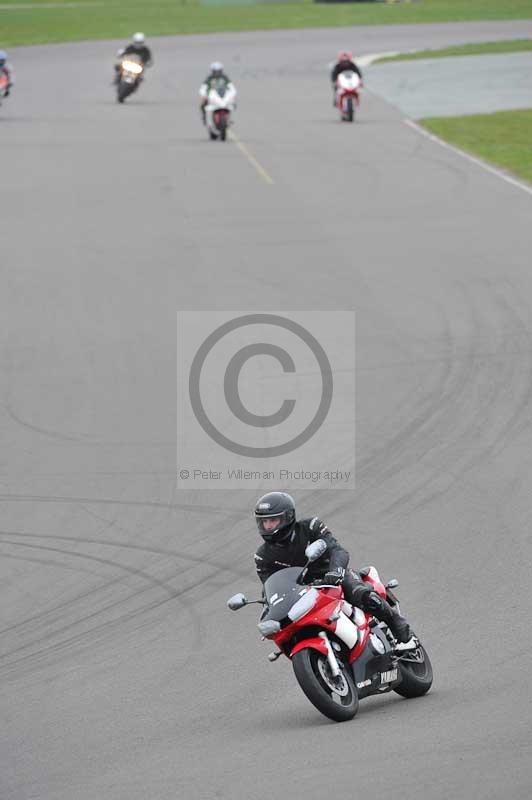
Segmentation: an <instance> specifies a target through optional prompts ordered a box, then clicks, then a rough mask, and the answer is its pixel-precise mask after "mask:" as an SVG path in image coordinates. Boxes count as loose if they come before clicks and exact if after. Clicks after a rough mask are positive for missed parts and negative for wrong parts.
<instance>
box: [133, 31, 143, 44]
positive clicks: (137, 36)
mask: <svg viewBox="0 0 532 800" xmlns="http://www.w3.org/2000/svg"><path fill="white" fill-rule="evenodd" d="M144 41H145V40H144V34H143V33H134V34H133V44H144Z"/></svg>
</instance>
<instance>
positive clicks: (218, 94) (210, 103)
mask: <svg viewBox="0 0 532 800" xmlns="http://www.w3.org/2000/svg"><path fill="white" fill-rule="evenodd" d="M235 108H236V89H235V87H234V86H233V85H232V84H231V83H229V84H228V83H226V82H225V81H220V82H219V83H217V84H215V85H214V86H211V88H210V89H209V91H208V93H207V104H206V106H205V124H206V126H207V130H208V131H209V137H210V138H211V139H220V141H221V142H225V140H226V138H227V129H228V127H229V125H230V124H231V113H232V112H233V111H234V110H235Z"/></svg>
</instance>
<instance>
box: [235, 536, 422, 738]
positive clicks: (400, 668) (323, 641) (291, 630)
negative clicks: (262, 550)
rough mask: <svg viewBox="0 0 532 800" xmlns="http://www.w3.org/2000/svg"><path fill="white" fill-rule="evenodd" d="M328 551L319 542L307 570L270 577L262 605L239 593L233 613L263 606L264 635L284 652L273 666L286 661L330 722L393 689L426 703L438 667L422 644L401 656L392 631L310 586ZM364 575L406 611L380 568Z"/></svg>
mask: <svg viewBox="0 0 532 800" xmlns="http://www.w3.org/2000/svg"><path fill="white" fill-rule="evenodd" d="M326 549H327V545H326V543H325V542H324V541H323V540H322V539H318V540H317V541H315V542H312V543H311V544H310V545H309V546H308V547H307V549H306V553H305V554H306V557H307V558H308V562H307V564H306V565H305V567H304V568H303V569H301V567H287V568H286V569H281V570H278V571H277V572H275V573H274V574H273V575H271V576H270V577H269V578H268V580H267V581H266V582H265V584H264V599H262V600H251V601H248V600H247V599H246V597H245V595H243V594H236V595H234V596H233V597H231V598H230V599H229V600H228V601H227V605H228V606H229V608H230V609H231V610H233V611H236V610H237V609H240V608H243V607H244V606H245V605H250V604H251V603H260V604H262V605H264V610H263V613H262V615H261V619H260V622H259V623H258V628H259V631H260V633H261V634H262V637H263V638H264V639H271V640H273V641H274V642H275V644H276V645H277V648H278V650H276V651H275V652H273V653H270V655H269V659H270V661H275V660H277V658H279V656H281V655H285V656H287V657H288V658H289V659H290V660H291V662H292V667H293V670H294V673H295V676H296V680H297V682H298V683H299V685H300V687H301V688H302V690H303V692H304V693H305V695H306V696H307V698H308V699H309V700H310V702H311V703H312V704H313V705H314V706H315V707H316V708H317V709H318V711H321V713H322V714H324V715H325V716H326V717H329V719H332V720H335V721H336V722H343V721H345V720H348V719H352V718H353V717H354V716H355V714H356V713H357V711H358V703H359V700H361V699H363V698H364V697H369V696H370V695H376V694H383V693H385V692H389V691H392V690H393V691H395V692H397V694H400V695H402V696H403V697H420V696H421V695H423V694H425V693H426V692H428V691H429V689H430V687H431V685H432V666H431V663H430V659H429V656H428V654H427V652H426V650H425V648H424V647H423V645H422V644H421V642H420V641H419V639H417V637H416V640H415V641H416V647H415V649H410V650H408V651H403V652H398V651H396V649H395V648H396V644H397V642H396V640H395V639H394V637H393V635H392V633H391V631H390V629H389V628H388V627H387V625H386V624H385V623H384V622H378V621H377V620H376V619H375V618H374V617H372V616H371V615H370V614H365V613H364V612H363V611H361V609H359V608H353V606H351V605H350V604H349V603H347V602H346V601H345V600H344V596H343V589H342V587H341V586H324V585H321V584H320V585H308V584H305V578H306V575H307V572H308V567H309V565H310V563H311V562H312V561H315V560H316V559H318V558H320V557H321V556H322V555H323V554H324V552H325V550H326ZM360 574H361V576H362V577H363V579H364V580H365V581H367V582H368V583H369V584H371V586H372V588H373V590H374V591H376V592H378V593H379V594H380V595H381V597H383V598H386V600H388V602H389V603H390V604H391V605H392V607H394V608H395V609H396V610H397V611H398V612H400V609H399V603H398V600H397V598H396V597H395V595H394V594H393V592H392V589H394V588H395V587H396V586H397V585H398V584H397V581H396V580H391V581H389V582H388V583H387V584H386V586H385V585H384V584H383V583H382V582H381V580H380V578H379V574H378V572H377V570H376V569H375V567H368V568H366V569H364V570H362V571H361V572H360Z"/></svg>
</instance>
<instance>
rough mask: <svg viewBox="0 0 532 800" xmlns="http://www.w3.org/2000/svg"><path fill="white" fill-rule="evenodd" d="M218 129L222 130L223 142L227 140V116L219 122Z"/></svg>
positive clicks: (221, 137)
mask: <svg viewBox="0 0 532 800" xmlns="http://www.w3.org/2000/svg"><path fill="white" fill-rule="evenodd" d="M218 130H219V131H220V139H221V141H222V142H225V140H226V138H227V120H226V118H225V117H222V118H221V119H220V122H219V123H218Z"/></svg>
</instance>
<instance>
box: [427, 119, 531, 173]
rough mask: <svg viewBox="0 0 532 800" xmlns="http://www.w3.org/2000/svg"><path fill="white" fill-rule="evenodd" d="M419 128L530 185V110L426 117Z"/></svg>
mask: <svg viewBox="0 0 532 800" xmlns="http://www.w3.org/2000/svg"><path fill="white" fill-rule="evenodd" d="M420 122H421V124H422V125H423V126H424V127H425V128H427V130H429V131H431V133H434V134H436V136H439V137H440V138H441V139H445V141H447V142H450V143H451V144H454V145H456V146H457V147H459V148H460V149H461V150H466V151H467V152H468V153H472V154H473V155H475V156H479V157H480V158H483V159H484V160H485V161H490V162H491V163H492V164H496V165H497V166H499V167H502V168H503V169H506V170H509V171H510V172H513V173H514V174H515V175H517V176H518V177H519V178H524V179H525V180H526V181H529V182H530V183H532V147H531V146H530V143H531V142H532V109H528V110H524V111H498V112H497V113H495V114H474V115H471V116H467V117H430V118H426V119H422V120H420Z"/></svg>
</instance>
